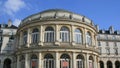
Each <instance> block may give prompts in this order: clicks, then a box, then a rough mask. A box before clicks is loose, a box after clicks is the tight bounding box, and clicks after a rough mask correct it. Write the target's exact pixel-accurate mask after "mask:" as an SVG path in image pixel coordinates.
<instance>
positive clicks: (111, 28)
mask: <svg viewBox="0 0 120 68" xmlns="http://www.w3.org/2000/svg"><path fill="white" fill-rule="evenodd" d="M109 31H110V34H112V33H114V28H113V26H110V27H109Z"/></svg>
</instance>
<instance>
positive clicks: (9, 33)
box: [0, 20, 17, 68]
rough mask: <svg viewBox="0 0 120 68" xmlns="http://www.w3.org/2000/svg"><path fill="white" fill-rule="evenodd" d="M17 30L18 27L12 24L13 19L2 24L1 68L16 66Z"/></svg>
mask: <svg viewBox="0 0 120 68" xmlns="http://www.w3.org/2000/svg"><path fill="white" fill-rule="evenodd" d="M16 31H17V27H16V26H14V25H12V21H11V20H9V21H8V24H0V68H9V67H11V68H14V64H13V63H15V61H14V55H13V54H14V52H15V51H14V50H15V46H14V45H15V44H14V39H15V34H16Z"/></svg>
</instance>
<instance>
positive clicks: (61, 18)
mask: <svg viewBox="0 0 120 68" xmlns="http://www.w3.org/2000/svg"><path fill="white" fill-rule="evenodd" d="M16 43H17V47H18V50H17V52H16V56H17V68H98V66H99V64H98V62H99V61H98V57H99V54H98V51H97V29H96V27H95V26H94V25H93V23H92V21H91V20H90V19H88V18H86V17H84V16H81V15H78V14H75V13H72V12H69V11H65V10H59V9H51V10H46V11H43V12H40V13H37V14H34V15H31V16H29V17H27V18H25V19H24V20H23V21H22V22H21V24H20V25H19V28H18V31H17V42H16Z"/></svg>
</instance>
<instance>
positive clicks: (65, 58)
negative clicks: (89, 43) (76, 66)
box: [60, 54, 71, 68]
mask: <svg viewBox="0 0 120 68" xmlns="http://www.w3.org/2000/svg"><path fill="white" fill-rule="evenodd" d="M60 68H71V67H70V56H69V55H68V54H62V55H61V57H60Z"/></svg>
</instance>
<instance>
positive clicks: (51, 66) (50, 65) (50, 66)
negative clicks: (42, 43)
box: [44, 54, 55, 68]
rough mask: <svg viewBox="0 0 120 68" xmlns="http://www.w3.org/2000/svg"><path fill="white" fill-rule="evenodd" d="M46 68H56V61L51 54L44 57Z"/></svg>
mask: <svg viewBox="0 0 120 68" xmlns="http://www.w3.org/2000/svg"><path fill="white" fill-rule="evenodd" d="M44 68H55V60H54V58H53V56H52V55H51V54H46V55H45V56H44Z"/></svg>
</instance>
